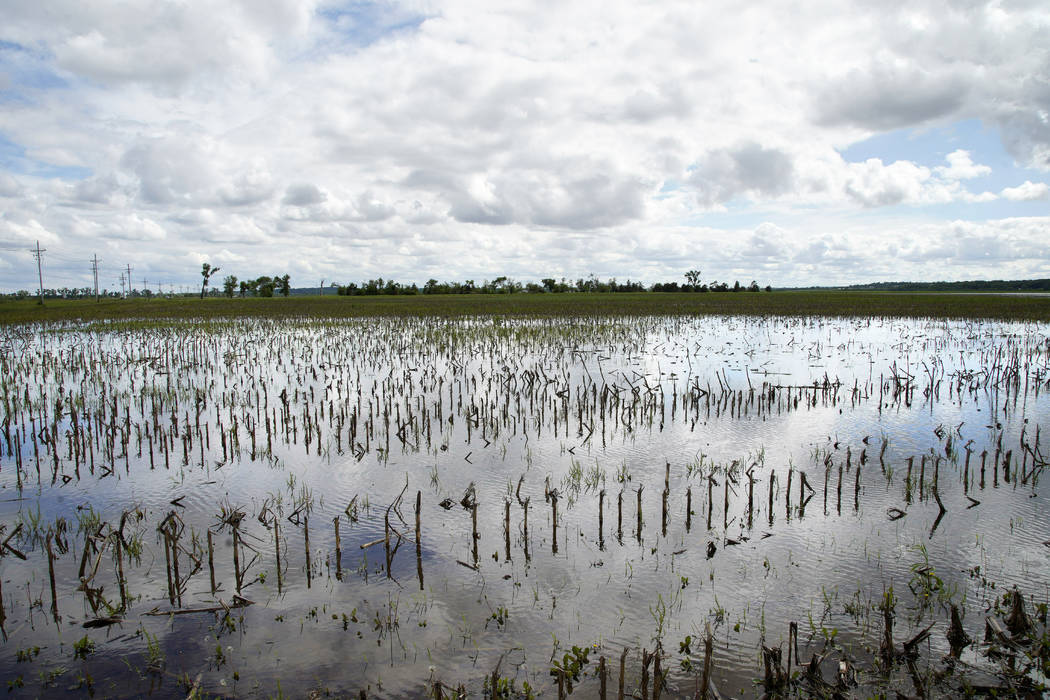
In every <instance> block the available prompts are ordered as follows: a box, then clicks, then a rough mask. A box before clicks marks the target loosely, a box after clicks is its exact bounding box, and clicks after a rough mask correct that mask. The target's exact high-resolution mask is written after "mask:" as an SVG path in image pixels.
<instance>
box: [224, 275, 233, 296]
mask: <svg viewBox="0 0 1050 700" xmlns="http://www.w3.org/2000/svg"><path fill="white" fill-rule="evenodd" d="M236 289H237V278H236V277H234V276H233V275H227V276H226V278H225V279H223V281H222V291H223V293H224V294H226V296H228V297H230V298H231V299H232V298H233V293H234V291H235V290H236Z"/></svg>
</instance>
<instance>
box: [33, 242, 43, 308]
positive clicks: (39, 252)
mask: <svg viewBox="0 0 1050 700" xmlns="http://www.w3.org/2000/svg"><path fill="white" fill-rule="evenodd" d="M46 250H47V248H43V249H42V248H41V247H40V241H37V242H36V250H35V251H34V250H30V251H29V252H31V253H33V255H35V256H36V274H37V277H38V278H39V280H40V305H41V306H43V305H44V269H43V265H42V264H41V260H42V258H43V257H44V256H43V253H44V251H46Z"/></svg>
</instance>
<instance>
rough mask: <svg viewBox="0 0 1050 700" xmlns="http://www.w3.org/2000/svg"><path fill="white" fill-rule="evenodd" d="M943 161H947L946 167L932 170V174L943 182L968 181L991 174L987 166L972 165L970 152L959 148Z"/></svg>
mask: <svg viewBox="0 0 1050 700" xmlns="http://www.w3.org/2000/svg"><path fill="white" fill-rule="evenodd" d="M945 160H947V161H948V167H944V166H940V167H938V168H934V172H936V173H937V175H939V176H940V177H942V178H944V179H945V180H969V179H971V178H975V177H981V176H982V175H988V174H989V173H991V172H992V169H991V168H989V167H988V166H987V165H978V164H977V163H974V162H973V160H972V159H971V158H970V152H969V151H965V150H963V149H961V148H960V149H958V150H955V151H952V152H951V153H949V154H948V155H947V156H945Z"/></svg>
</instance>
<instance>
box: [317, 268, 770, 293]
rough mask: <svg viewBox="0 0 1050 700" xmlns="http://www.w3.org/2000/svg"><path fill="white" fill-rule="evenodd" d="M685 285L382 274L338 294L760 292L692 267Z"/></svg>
mask: <svg viewBox="0 0 1050 700" xmlns="http://www.w3.org/2000/svg"><path fill="white" fill-rule="evenodd" d="M684 276H685V279H686V281H685V284H679V283H678V282H657V283H655V284H652V285H649V286H648V287H647V286H645V285H643V284H642V283H641V282H634V281H631V280H626V281H624V282H620V281H618V280H617V279H616V278H615V277H613V278H610V279H608V280H602V279H599V278H598V277H597V276H595V275H591V276H590V277H586V278H584V277H580V278H578V279H576V280H575V281H570V280H567V279H566V278H564V277H562V278H561V279H560V280H556V279H554V278H553V277H546V278H544V279H542V280H540V281H539V283H536V282H524V283H522V282H517V281H515V280H513V279H511V278H509V277H506V276H501V277H496V278H495V279H493V280H485V281H483V282H482V283H481V284H478V283H476V282H475V281H474V280H466V281H464V282H439V281H438V280H436V279H433V278H431V279H429V280H427V282H426V284H424V285H423V286H422V287H419V286H417V285H416V284H414V283H413V284H402V283H400V282H397V281H395V280H384V279H383V278H382V277H379V278H376V279H370V280H367V281H365V282H362V283H360V284H357V283H355V282H351V283H350V284H346V285H339V286H338V290H337V291H338V293H339V294H340V295H342V296H378V295H391V296H394V295H414V294H518V293H526V294H564V293H568V292H594V293H620V292H695V293H706V292H744V291H747V292H757V291H760V289H761V288H760V287H759V286H758V282H756V281H754V280H752V281H751V284H749V285H747V286H744V285H741V284H740V282H739V281H737V282H734V283H733V285H732V286H730V285H729V283H728V282H719V281H718V280H712V281H711V282H710V283H703V282H701V280H700V271H699V270H690V271H689V272H687V273H685V275H684ZM765 291H767V292H770V291H772V287H770V286H769V285H766V287H765Z"/></svg>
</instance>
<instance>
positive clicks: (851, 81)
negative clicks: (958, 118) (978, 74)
mask: <svg viewBox="0 0 1050 700" xmlns="http://www.w3.org/2000/svg"><path fill="white" fill-rule="evenodd" d="M968 89H969V86H968V85H967V83H966V81H965V80H964V79H963V78H962V77H961V76H958V75H955V74H952V73H950V72H947V71H946V72H944V73H942V74H934V73H931V72H929V71H927V70H923V69H922V68H920V67H919V66H916V65H899V64H898V63H897V62H886V63H878V62H877V63H874V64H873V65H869V66H866V67H865V68H864V69H854V70H852V71H850V72H849V73H847V74H845V75H843V76H841V77H839V78H837V79H835V80H833V81H831V82H830V83H829V84H828V85H826V86H825V87H824V88H823V89H822V90H821V91H820V92H819V93H818V94H817V97H816V100H815V104H814V111H815V113H816V118H817V121H818V122H821V123H824V124H830V125H852V126H860V127H863V128H866V129H872V130H887V129H899V128H901V127H905V126H916V125H920V124H923V123H925V122H928V121H931V120H934V119H940V118H943V117H946V116H948V115H950V114H952V113H954V112H956V111H957V110H958V109H959V108H960V107H961V106H962V105H963V103H964V101H965V98H966V93H967V91H968Z"/></svg>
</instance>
